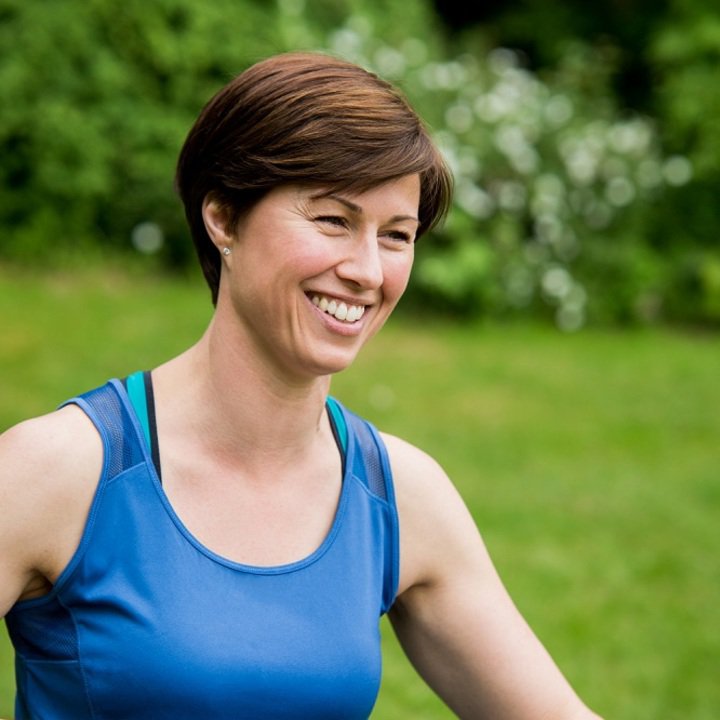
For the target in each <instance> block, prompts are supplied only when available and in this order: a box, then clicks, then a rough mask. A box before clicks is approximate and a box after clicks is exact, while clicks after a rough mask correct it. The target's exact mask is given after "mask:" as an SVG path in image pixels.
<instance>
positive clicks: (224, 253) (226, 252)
mask: <svg viewBox="0 0 720 720" xmlns="http://www.w3.org/2000/svg"><path fill="white" fill-rule="evenodd" d="M222 252H223V255H225V256H226V257H227V256H228V255H229V254H230V248H229V247H226V248H223V251H222Z"/></svg>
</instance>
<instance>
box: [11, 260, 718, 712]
mask: <svg viewBox="0 0 720 720" xmlns="http://www.w3.org/2000/svg"><path fill="white" fill-rule="evenodd" d="M209 316H210V306H209V300H208V295H207V293H206V292H205V290H204V289H203V288H202V287H201V285H200V284H199V282H198V280H197V279H196V278H193V279H191V280H185V281H180V280H177V279H176V280H169V279H163V278H158V277H150V276H148V275H147V274H143V273H140V272H130V273H128V272H126V271H121V270H119V269H113V268H103V269H102V270H96V271H93V272H90V271H83V272H79V273H74V274H71V273H58V272H56V273H53V274H45V275H42V276H38V275H34V274H31V273H29V272H28V271H18V270H17V269H14V270H12V271H11V270H10V269H8V268H2V267H0V322H1V323H2V325H1V328H2V329H1V331H0V429H2V428H5V427H7V426H8V425H10V424H12V423H14V422H16V421H17V420H19V419H20V418H22V417H25V416H27V415H31V414H35V413H40V412H45V411H48V410H50V409H51V408H53V407H54V406H55V405H56V404H57V403H59V402H60V401H62V400H63V399H65V398H66V397H69V396H70V395H73V394H75V393H76V392H78V391H82V390H84V389H87V388H90V387H92V386H94V385H97V384H100V383H101V382H103V381H104V380H105V379H106V378H107V377H108V376H112V375H123V374H127V373H128V372H130V371H132V370H134V369H137V368H144V367H151V366H152V365H154V364H156V363H158V362H160V361H162V360H163V359H165V358H166V357H168V356H170V355H172V354H173V353H175V352H177V351H179V350H180V349H182V348H183V347H185V346H186V345H187V344H189V343H190V342H192V341H193V340H194V339H195V338H196V337H197V335H198V334H199V333H200V332H201V331H202V329H203V328H204V326H205V324H206V323H207V320H208V318H209ZM719 369H720V337H719V336H718V335H712V334H710V333H699V332H681V331H678V330H668V329H652V330H636V331H620V330H586V331H583V332H581V333H578V334H574V335H563V334H561V333H559V332H557V331H555V330H553V329H552V328H540V327H537V326H527V325H522V326H520V325H509V326H497V325H472V326H459V325H455V324H452V323H449V322H439V321H433V320H423V321H422V322H421V321H419V320H418V319H412V318H396V319H394V320H393V321H391V323H390V324H389V326H388V327H387V328H386V329H385V330H384V331H383V332H382V333H381V334H380V335H379V336H378V337H377V338H376V339H375V340H373V342H372V343H371V344H370V345H369V346H368V347H367V348H366V349H365V351H364V352H363V354H362V355H361V357H360V359H359V360H358V362H357V363H356V365H355V367H354V368H353V369H352V370H350V371H348V372H346V373H342V374H341V375H339V376H338V377H337V378H336V379H335V381H334V393H335V394H336V395H338V396H339V397H340V398H341V399H343V400H344V401H345V402H346V403H347V404H349V405H350V406H351V407H353V408H354V409H355V410H357V411H358V412H360V413H362V414H364V415H366V416H367V417H369V418H370V419H372V420H374V421H375V422H376V424H378V425H379V426H380V427H382V428H383V429H385V430H387V431H389V432H395V433H397V434H400V435H402V436H404V437H405V438H407V439H409V440H411V441H412V442H415V443H416V444H419V445H420V446H422V447H423V448H425V449H426V450H427V451H428V452H430V453H431V454H433V455H434V456H435V457H436V458H437V459H438V460H439V461H440V462H441V463H442V464H443V466H444V467H445V468H446V470H447V471H448V472H449V474H450V476H451V477H452V478H453V480H454V482H455V483H456V484H457V486H458V487H459V489H460V491H461V493H462V494H463V496H464V497H465V499H466V501H467V503H468V505H469V507H470V509H471V511H472V513H473V515H474V517H475V519H476V521H477V523H478V526H479V527H480V528H481V530H482V532H483V535H484V537H485V541H486V543H487V544H488V546H489V548H490V551H491V554H492V555H493V557H494V559H495V563H496V565H497V566H498V568H499V570H500V573H501V575H502V576H503V578H504V580H505V582H506V584H507V586H508V587H509V589H510V591H511V594H512V595H513V597H514V598H515V601H516V603H517V604H518V606H519V607H520V609H521V610H522V612H523V613H524V615H525V616H526V618H527V619H528V620H529V622H530V624H531V625H532V626H533V628H534V629H535V631H536V632H537V633H538V635H539V636H540V637H541V639H542V640H543V642H544V643H545V644H546V646H547V647H548V648H549V650H550V651H551V653H552V654H553V656H554V657H555V659H556V660H557V662H558V664H559V665H560V666H561V668H562V669H563V671H564V672H565V673H566V675H567V676H568V677H569V678H570V679H571V681H572V683H573V684H574V686H575V687H576V688H577V689H578V691H579V692H580V694H581V695H582V696H583V697H584V698H585V699H586V700H587V701H588V702H589V703H590V704H591V705H592V706H593V707H594V708H595V709H596V710H597V711H599V712H600V713H602V714H603V715H604V716H605V717H607V718H608V719H610V718H613V719H615V720H640V719H642V718H648V719H655V718H663V720H675V719H677V720H680V719H682V720H687V719H688V718H692V719H693V720H711V719H713V720H714V719H715V718H717V717H718V716H719V715H720V684H719V683H718V682H717V669H718V667H720V583H719V582H718V577H720V573H719V569H720V568H718V564H719V562H718V558H719V557H720V533H719V532H718V529H717V528H718V519H719V518H720V514H719V511H720V482H718V465H719V464H720V441H719V439H720V412H718V408H719V407H720V382H718V370H719ZM383 627H384V630H385V632H384V643H385V645H386V656H385V669H384V679H383V688H382V691H381V696H380V699H379V701H378V705H377V707H376V710H375V712H374V713H373V718H374V719H375V718H377V720H383V719H387V720H403V719H405V718H407V719H410V718H412V719H413V720H423V719H428V720H430V719H435V718H438V719H439V718H450V717H452V714H451V713H449V712H448V711H447V710H445V709H444V708H443V707H442V705H441V704H440V703H439V702H438V701H437V700H436V699H435V698H434V697H433V696H432V693H431V692H430V691H429V690H428V689H427V688H426V687H425V686H424V685H423V683H422V682H421V681H420V680H419V679H417V677H416V676H415V674H414V671H413V670H412V668H411V667H410V666H409V665H408V663H407V661H406V660H405V659H404V658H403V656H402V653H401V652H400V651H399V649H398V647H397V645H396V643H395V642H394V640H393V638H392V635H391V633H390V632H389V629H388V628H387V627H385V626H383ZM478 641H479V642H481V641H482V638H479V640H478ZM11 658H12V655H11V652H10V649H9V647H8V645H7V642H6V640H5V638H4V637H2V638H1V639H0V717H3V716H5V717H10V716H11V713H12V694H13V691H12V660H11Z"/></svg>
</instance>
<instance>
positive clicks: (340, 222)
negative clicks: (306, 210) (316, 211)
mask: <svg viewBox="0 0 720 720" xmlns="http://www.w3.org/2000/svg"><path fill="white" fill-rule="evenodd" d="M315 222H319V223H323V224H325V225H332V226H334V227H340V228H344V227H346V226H347V221H346V220H345V218H344V217H340V216H339V215H320V216H319V217H316V218H315Z"/></svg>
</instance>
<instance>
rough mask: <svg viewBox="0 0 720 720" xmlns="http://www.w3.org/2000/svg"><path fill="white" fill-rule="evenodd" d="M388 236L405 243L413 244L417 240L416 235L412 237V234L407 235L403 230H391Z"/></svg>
mask: <svg viewBox="0 0 720 720" xmlns="http://www.w3.org/2000/svg"><path fill="white" fill-rule="evenodd" d="M387 236H388V237H389V238H391V239H392V240H397V241H399V242H404V243H411V242H412V241H413V240H414V239H415V236H414V235H410V233H406V232H404V231H402V230H391V231H390V232H389V233H387Z"/></svg>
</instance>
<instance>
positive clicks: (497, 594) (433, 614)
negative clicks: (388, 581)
mask: <svg viewBox="0 0 720 720" xmlns="http://www.w3.org/2000/svg"><path fill="white" fill-rule="evenodd" d="M385 439H386V443H387V445H388V449H389V452H390V458H391V464H392V468H393V476H394V478H395V487H396V495H397V503H398V512H399V519H400V586H399V591H398V597H397V599H396V602H395V604H394V605H393V608H392V609H391V611H390V620H391V622H392V624H393V627H394V629H395V631H396V633H397V635H398V638H399V640H400V642H401V644H402V646H403V648H404V649H405V651H406V653H407V655H408V657H409V658H410V660H411V661H412V663H413V664H414V665H415V667H416V668H417V670H418V671H419V672H420V674H421V675H422V676H423V677H424V679H425V680H426V681H427V682H428V684H429V685H430V686H431V687H432V688H433V689H434V690H435V691H436V692H437V693H438V694H439V695H440V697H442V698H443V700H444V701H445V702H446V703H447V704H448V705H449V707H450V708H451V709H453V710H454V711H455V712H456V713H457V714H458V715H459V717H461V718H478V717H492V718H499V719H501V718H513V719H516V720H522V719H524V718H528V719H530V718H532V719H533V720H535V719H537V718H553V719H555V718H558V719H560V718H595V717H597V716H596V715H594V714H593V713H591V712H590V711H589V710H588V709H587V708H586V707H585V705H583V703H582V702H581V701H580V700H579V699H578V697H577V695H576V694H575V692H574V691H573V690H572V688H571V687H570V685H569V684H568V682H567V681H566V680H565V678H564V677H563V675H562V674H561V673H560V671H559V670H558V668H557V666H556V665H555V663H554V662H553V660H552V658H551V657H550V656H549V654H548V653H547V651H546V650H545V648H544V647H543V646H542V644H541V643H540V641H539V640H538V639H537V637H536V636H535V635H534V633H533V632H532V631H531V630H530V628H529V627H528V625H527V624H526V622H525V621H524V619H523V618H522V616H521V615H520V613H519V612H518V610H517V609H516V607H515V605H514V603H513V602H512V600H511V598H510V597H509V595H508V593H507V592H506V590H505V588H504V586H503V584H502V582H501V580H500V578H499V577H498V574H497V572H496V571H495V568H494V566H493V564H492V561H491V559H490V557H489V555H488V552H487V550H486V548H485V545H484V543H483V541H482V538H481V536H480V534H479V532H478V530H477V527H476V525H475V523H474V521H473V519H472V517H471V516H470V513H469V512H468V510H467V508H466V506H465V504H464V503H463V501H462V500H461V498H460V496H459V495H458V493H457V492H456V490H455V489H454V487H453V486H452V484H451V483H450V481H449V480H448V478H447V476H446V475H445V473H444V472H443V471H442V470H441V468H440V467H439V466H438V465H437V463H435V462H434V461H433V460H432V459H431V458H429V457H428V456H427V455H425V454H424V453H422V452H421V451H419V450H417V449H416V448H414V447H412V446H409V445H407V444H406V443H403V442H402V441H399V440H397V439H396V438H391V437H386V438H385Z"/></svg>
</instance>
